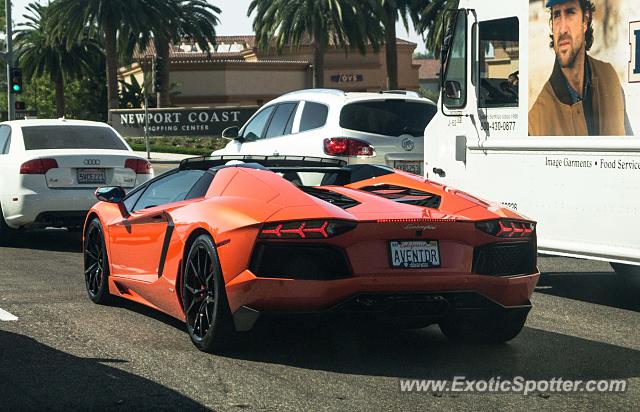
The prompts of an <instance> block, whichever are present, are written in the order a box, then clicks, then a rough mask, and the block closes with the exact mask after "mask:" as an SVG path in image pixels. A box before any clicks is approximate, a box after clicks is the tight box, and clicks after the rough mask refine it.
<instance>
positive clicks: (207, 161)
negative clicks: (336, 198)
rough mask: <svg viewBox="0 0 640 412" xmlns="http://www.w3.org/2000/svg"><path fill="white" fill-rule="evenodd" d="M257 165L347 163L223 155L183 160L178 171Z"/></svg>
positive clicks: (281, 165)
mask: <svg viewBox="0 0 640 412" xmlns="http://www.w3.org/2000/svg"><path fill="white" fill-rule="evenodd" d="M230 162H231V163H230ZM242 163H246V164H251V163H255V164H259V165H261V166H264V167H266V168H268V169H271V168H274V167H294V168H296V167H315V168H326V167H334V168H335V167H338V168H340V167H344V166H346V165H347V162H345V161H344V160H339V159H327V158H322V157H310V156H254V155H225V156H201V157H191V158H188V159H184V160H183V161H181V162H180V170H190V169H199V170H207V169H211V168H213V167H219V166H226V165H235V166H237V165H239V164H242Z"/></svg>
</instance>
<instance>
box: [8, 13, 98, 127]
mask: <svg viewBox="0 0 640 412" xmlns="http://www.w3.org/2000/svg"><path fill="white" fill-rule="evenodd" d="M27 11H28V12H29V13H30V14H25V15H24V18H25V19H26V23H23V24H21V25H20V27H21V28H20V29H19V30H17V32H16V38H15V41H16V50H17V61H18V62H19V65H20V66H21V67H22V68H23V70H24V75H25V77H26V78H32V77H41V76H48V77H49V78H50V80H51V81H52V82H53V83H54V84H55V88H56V113H57V115H58V117H62V116H64V114H65V98H64V85H65V79H70V78H80V77H81V76H82V74H83V73H90V72H91V70H93V69H94V68H95V66H96V63H97V62H98V61H99V59H100V57H101V55H102V50H101V49H100V46H99V45H98V43H97V42H96V41H94V40H93V39H90V38H88V37H84V36H83V37H81V38H79V39H77V40H76V41H75V42H72V43H70V44H68V42H67V39H66V38H59V39H56V38H53V37H52V36H51V35H50V28H51V27H50V26H51V25H50V23H51V21H50V9H49V7H47V6H43V5H40V4H38V3H31V4H29V5H28V6H27ZM67 46H69V47H67Z"/></svg>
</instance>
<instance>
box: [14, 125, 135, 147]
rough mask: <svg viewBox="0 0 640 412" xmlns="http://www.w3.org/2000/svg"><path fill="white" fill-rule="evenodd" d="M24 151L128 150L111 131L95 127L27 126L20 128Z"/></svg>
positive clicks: (106, 128)
mask: <svg viewBox="0 0 640 412" xmlns="http://www.w3.org/2000/svg"><path fill="white" fill-rule="evenodd" d="M22 136H23V138H24V148H25V149H26V150H43V149H115V150H128V148H127V146H125V144H124V143H123V142H122V140H120V138H119V137H118V135H116V134H115V133H114V132H113V130H111V129H110V128H108V127H96V126H27V127H23V128H22Z"/></svg>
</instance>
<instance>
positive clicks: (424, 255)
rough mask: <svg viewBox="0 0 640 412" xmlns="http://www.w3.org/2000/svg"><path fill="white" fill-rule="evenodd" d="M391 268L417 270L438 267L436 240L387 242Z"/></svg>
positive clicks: (438, 252) (438, 255)
mask: <svg viewBox="0 0 640 412" xmlns="http://www.w3.org/2000/svg"><path fill="white" fill-rule="evenodd" d="M389 253H390V258H391V259H390V260H391V267H393V268H406V269H419V268H435V267H439V266H440V249H439V247H438V241H437V240H392V241H390V242H389Z"/></svg>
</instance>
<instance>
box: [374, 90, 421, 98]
mask: <svg viewBox="0 0 640 412" xmlns="http://www.w3.org/2000/svg"><path fill="white" fill-rule="evenodd" d="M380 94H401V95H405V96H411V97H417V98H421V97H422V96H420V94H418V93H417V92H414V91H411V90H380Z"/></svg>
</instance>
